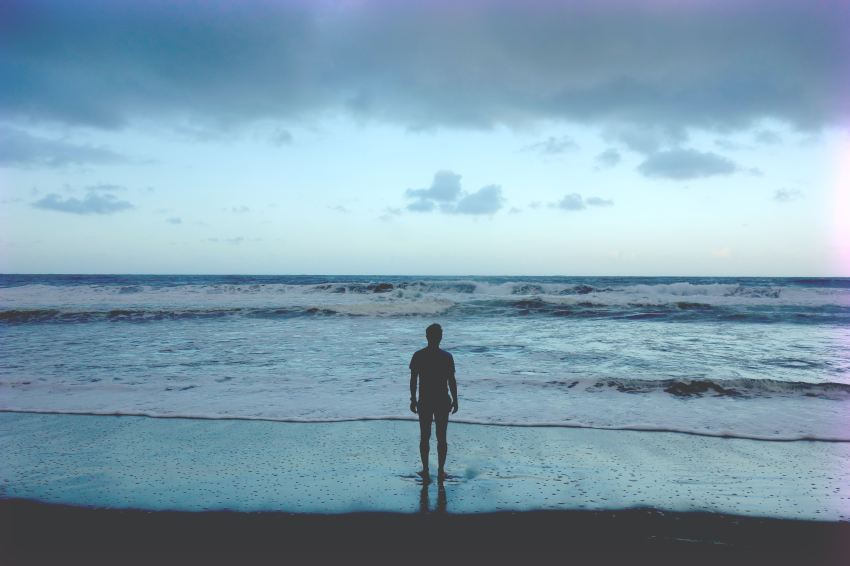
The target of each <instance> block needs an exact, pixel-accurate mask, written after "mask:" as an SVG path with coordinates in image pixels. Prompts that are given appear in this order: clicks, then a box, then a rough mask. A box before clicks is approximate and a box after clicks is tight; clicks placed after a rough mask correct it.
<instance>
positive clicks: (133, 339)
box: [0, 275, 850, 442]
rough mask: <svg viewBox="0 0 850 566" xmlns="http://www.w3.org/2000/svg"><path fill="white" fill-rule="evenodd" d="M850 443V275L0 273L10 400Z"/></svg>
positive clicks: (66, 406)
mask: <svg viewBox="0 0 850 566" xmlns="http://www.w3.org/2000/svg"><path fill="white" fill-rule="evenodd" d="M431 322H439V323H440V324H441V325H442V326H443V328H444V341H443V345H442V346H443V348H445V349H446V350H448V351H449V352H451V353H452V354H453V355H454V357H455V362H456V366H457V371H458V374H457V379H458V384H459V390H460V411H459V412H458V414H456V415H454V416H453V417H452V418H453V419H454V420H455V421H461V422H468V423H480V424H494V425H506V426H563V427H578V428H600V429H623V430H654V431H673V432H681V433H688V434H697V435H708V436H728V437H738V438H753V439H762V440H776V441H795V440H820V441H839V442H850V426H848V425H850V348H848V347H847V346H848V344H850V279H844V278H838V279H818V278H636V277H619V278H616V277H413V276H405V277H402V276H128V275H120V276H118V275H115V276H109V275H104V276H85V275H80V276H67V275H66V276H58V275H57V276H45V275H2V276H0V410H2V411H21V412H39V413H85V414H109V415H143V416H151V417H174V418H204V419H258V420H277V421H295V422H327V421H347V420H373V419H413V418H415V415H412V414H411V413H409V412H408V409H407V398H408V395H409V391H408V380H409V373H408V370H407V365H408V362H409V360H410V356H411V355H412V353H413V352H414V351H415V350H417V349H419V348H421V347H422V346H424V329H425V327H426V326H427V325H428V324H430V323H431Z"/></svg>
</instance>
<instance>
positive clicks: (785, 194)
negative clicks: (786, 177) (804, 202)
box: [773, 189, 803, 202]
mask: <svg viewBox="0 0 850 566" xmlns="http://www.w3.org/2000/svg"><path fill="white" fill-rule="evenodd" d="M802 197H803V193H801V192H800V191H795V190H791V189H779V190H777V191H776V192H775V193H773V200H775V201H776V202H791V201H794V200H798V199H800V198H802Z"/></svg>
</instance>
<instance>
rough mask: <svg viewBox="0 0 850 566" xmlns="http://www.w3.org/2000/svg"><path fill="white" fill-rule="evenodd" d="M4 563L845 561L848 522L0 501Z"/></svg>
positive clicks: (630, 513)
mask: <svg viewBox="0 0 850 566" xmlns="http://www.w3.org/2000/svg"><path fill="white" fill-rule="evenodd" d="M0 517H2V539H0V544H2V548H3V551H2V553H3V559H2V561H3V564H10V565H13V564H49V563H52V564H69V563H70V564H187V563H190V564H221V563H232V564H243V563H264V564H272V563H274V564H287V563H289V564H343V563H353V564H361V563H362V564H366V563H369V564H483V563H488V564H507V563H513V564H538V563H543V564H567V563H573V564H576V563H577V564H589V563H596V564H600V563H601V564H729V563H735V564H805V565H811V564H836V565H837V564H846V563H847V559H848V557H850V524H848V523H836V522H814V521H792V520H779V519H761V518H755V517H741V516H733V515H719V514H711V513H666V512H660V511H655V510H647V509H631V510H625V511H623V510H621V511H537V512H534V511H531V512H522V513H516V512H502V513H481V514H464V515H455V514H444V513H440V512H439V511H431V512H426V513H419V514H398V513H351V514H341V515H315V514H288V513H236V512H226V511H216V512H202V513H192V512H174V511H156V512H150V511H139V510H114V509H113V510H105V509H87V508H79V507H69V506H62V505H49V504H41V503H34V502H31V501H23V500H3V501H0Z"/></svg>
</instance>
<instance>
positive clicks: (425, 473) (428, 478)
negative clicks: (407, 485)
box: [416, 468, 431, 483]
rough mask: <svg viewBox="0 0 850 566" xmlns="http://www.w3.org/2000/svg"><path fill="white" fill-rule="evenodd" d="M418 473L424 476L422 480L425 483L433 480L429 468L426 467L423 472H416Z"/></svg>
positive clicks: (421, 476)
mask: <svg viewBox="0 0 850 566" xmlns="http://www.w3.org/2000/svg"><path fill="white" fill-rule="evenodd" d="M416 475H417V476H419V477H420V478H422V481H423V482H425V483H428V482H430V481H431V472H429V471H428V468H425V469H424V470H422V471H421V472H416Z"/></svg>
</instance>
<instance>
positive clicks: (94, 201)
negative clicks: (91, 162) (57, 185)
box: [32, 191, 135, 214]
mask: <svg viewBox="0 0 850 566" xmlns="http://www.w3.org/2000/svg"><path fill="white" fill-rule="evenodd" d="M32 206H34V207H35V208H41V209H44V210H55V211H58V212H68V213H71V214H112V213H114V212H120V211H122V210H129V209H131V208H135V207H134V206H133V205H132V204H131V203H129V202H127V201H125V200H118V199H117V198H116V197H115V196H114V195H111V194H99V193H98V192H95V191H89V193H88V194H86V196H85V197H83V198H82V199H78V198H76V197H69V198H63V197H61V196H59V195H57V194H56V193H50V194H49V195H47V196H45V197H42V198H41V199H39V200H37V201H35V202H34V203H32Z"/></svg>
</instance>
